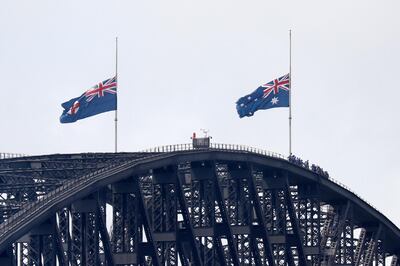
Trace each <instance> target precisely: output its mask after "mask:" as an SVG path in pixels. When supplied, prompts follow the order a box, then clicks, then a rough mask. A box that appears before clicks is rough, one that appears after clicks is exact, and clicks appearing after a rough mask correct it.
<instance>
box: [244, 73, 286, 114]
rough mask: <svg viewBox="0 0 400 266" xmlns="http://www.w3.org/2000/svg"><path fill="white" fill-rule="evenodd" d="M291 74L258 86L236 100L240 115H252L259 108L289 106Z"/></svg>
mask: <svg viewBox="0 0 400 266" xmlns="http://www.w3.org/2000/svg"><path fill="white" fill-rule="evenodd" d="M289 79H290V76H289V74H287V75H284V76H282V77H280V78H277V79H274V80H273V81H270V82H268V83H266V84H264V85H261V86H260V87H258V88H257V89H256V90H255V91H253V92H252V93H250V94H249V95H246V96H244V97H242V98H240V99H239V100H238V101H237V102H236V110H237V112H238V114H239V117H240V118H242V117H244V116H252V115H254V113H255V112H256V111H258V110H262V109H270V108H275V107H288V106H289V90H290V86H289V84H290V83H289Z"/></svg>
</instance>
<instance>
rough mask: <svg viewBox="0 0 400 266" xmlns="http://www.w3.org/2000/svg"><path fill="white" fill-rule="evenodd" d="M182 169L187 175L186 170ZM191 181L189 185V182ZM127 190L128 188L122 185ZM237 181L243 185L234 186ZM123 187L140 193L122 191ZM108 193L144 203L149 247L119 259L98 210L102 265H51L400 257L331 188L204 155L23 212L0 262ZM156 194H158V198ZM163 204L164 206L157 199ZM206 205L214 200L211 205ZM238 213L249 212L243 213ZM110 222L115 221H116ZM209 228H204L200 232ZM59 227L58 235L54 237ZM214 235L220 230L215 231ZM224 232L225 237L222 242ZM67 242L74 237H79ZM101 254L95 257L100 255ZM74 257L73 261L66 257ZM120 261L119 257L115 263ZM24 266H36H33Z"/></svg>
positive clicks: (302, 173) (63, 193)
mask: <svg viewBox="0 0 400 266" xmlns="http://www.w3.org/2000/svg"><path fill="white" fill-rule="evenodd" d="M179 166H182V167H183V166H185V167H186V168H185V167H183V168H182V167H181V169H180V168H179ZM185 173H186V176H185ZM144 176H152V179H151V182H150V183H151V184H152V186H154V187H157V188H156V189H155V188H154V187H153V188H152V189H153V190H151V189H150V190H149V191H152V193H153V194H151V195H144V194H145V193H149V191H145V189H144V188H140V186H141V185H140V184H139V181H140V177H144ZM185 178H186V179H187V178H189V179H190V180H189V181H188V182H187V180H185ZM126 180H130V181H129V182H128V183H126ZM237 180H241V181H240V182H239V183H238V181H237ZM121 182H122V183H121ZM124 182H125V183H124ZM185 182H187V183H189V184H190V185H187V184H184V183H185ZM192 183H196V185H193V184H192ZM121 184H122V185H121ZM126 184H129V185H131V186H132V185H133V186H136V188H124V185H126ZM241 185H243V186H244V187H245V189H243V188H241V187H240V186H241ZM110 186H112V189H113V191H114V192H115V191H117V193H114V194H113V196H114V197H119V196H120V194H122V195H125V194H127V195H135V196H134V197H136V199H137V201H138V203H136V210H137V211H139V210H140V212H141V213H142V214H141V215H140V216H141V220H142V226H143V227H144V232H143V235H146V238H147V242H144V243H141V245H142V246H141V247H140V248H136V249H135V250H134V251H135V252H134V253H135V256H129V254H128V253H129V252H127V251H126V250H124V251H123V252H118V250H116V249H115V246H116V245H117V246H118V245H119V243H118V241H114V240H112V239H110V237H111V238H112V237H114V238H116V237H115V232H117V230H114V231H115V232H114V235H113V236H110V235H108V234H107V232H104V225H101V224H102V223H104V222H105V221H101V220H102V216H104V215H105V210H104V209H103V210H99V209H97V207H96V210H95V211H93V213H97V214H96V215H97V218H93V217H94V216H96V215H93V217H92V218H93V219H94V220H93V219H92V220H90V219H89V218H88V220H87V221H91V222H93V224H95V226H97V227H101V226H103V232H100V231H101V229H96V230H98V231H96V233H97V232H98V233H97V234H98V235H99V234H100V235H101V237H100V238H101V241H102V242H103V249H104V257H103V258H99V256H98V255H97V258H96V259H97V261H92V262H90V261H89V260H87V261H86V259H87V258H85V256H86V257H87V256H88V254H86V255H82V254H74V255H77V256H78V259H76V260H74V259H73V258H72V259H71V258H70V257H71V254H65V250H64V254H63V252H58V253H57V254H53V255H52V256H53V259H50V260H49V264H48V265H55V264H52V263H55V258H54V257H55V256H57V259H58V262H59V263H60V264H64V265H68V261H69V263H71V265H98V263H102V264H104V265H106V264H107V265H131V264H143V265H147V264H149V265H161V264H164V263H167V264H168V265H174V263H175V265H177V262H178V259H177V258H176V256H177V254H179V256H180V261H181V263H182V264H184V265H188V264H187V263H189V262H191V263H194V264H195V265H229V264H233V265H245V264H250V265H251V264H254V265H287V264H289V265H310V264H311V265H371V263H372V262H373V261H375V263H376V265H378V264H379V265H385V258H386V257H387V256H389V255H397V254H398V252H399V244H398V243H400V230H399V228H398V227H396V226H395V225H394V224H393V223H392V222H391V221H390V220H389V219H387V218H386V217H385V216H384V215H383V214H381V213H380V212H379V211H378V210H376V209H374V208H373V207H371V206H370V205H369V204H368V203H366V202H365V201H363V200H362V199H360V198H359V197H358V196H357V195H355V194H354V193H353V192H351V191H349V190H347V189H346V188H344V187H342V186H341V185H339V184H337V183H335V182H333V181H332V180H331V179H328V178H326V177H323V176H320V175H318V174H316V173H314V172H312V171H310V170H308V169H305V168H303V167H299V166H297V165H294V164H292V163H290V162H288V161H287V160H285V159H282V158H276V157H270V156H265V155H260V154H257V153H252V152H247V151H234V150H223V149H201V150H188V151H179V152H164V153H158V154H149V155H142V156H139V157H138V158H135V159H133V160H130V161H127V162H124V163H117V164H113V165H110V166H108V167H106V168H103V169H101V170H98V171H95V172H93V173H90V174H88V175H84V176H82V177H80V178H78V179H74V180H70V181H67V182H66V183H65V184H63V185H62V186H61V187H59V188H57V189H56V190H54V191H53V192H51V193H48V194H47V195H45V196H43V197H42V198H41V199H40V200H39V201H37V202H34V203H30V204H27V205H25V206H24V208H23V209H22V210H21V211H20V212H18V213H17V214H15V215H14V216H12V217H10V218H9V219H8V220H7V221H6V222H3V223H1V224H0V252H3V254H4V259H5V260H7V259H10V260H9V261H12V257H13V255H12V249H13V243H15V242H16V241H19V239H21V238H23V237H24V236H25V235H27V234H29V232H32V230H34V229H35V228H37V227H40V226H41V225H42V224H46V222H47V221H49V219H50V220H51V219H53V223H55V224H57V222H54V216H55V214H56V213H57V212H60V211H61V210H63V209H64V208H65V207H68V206H71V205H73V204H74V203H76V202H79V201H82V200H83V201H85V199H86V198H87V197H88V196H90V195H93V193H97V192H98V191H101V190H102V189H105V188H110ZM185 186H191V189H192V190H191V192H189V194H191V195H190V197H198V198H201V199H198V201H199V202H200V203H204V206H202V207H198V206H197V205H196V206H195V203H193V202H194V200H193V199H191V200H192V201H190V200H189V198H186V196H185V195H184V194H185V191H184V189H183V187H185ZM194 186H199V187H201V188H193V187H194ZM207 186H210V188H209V189H211V193H210V191H208V192H207V188H208V187H207ZM185 188H186V189H187V187H185ZM163 189H164V190H163ZM165 189H167V190H165ZM168 189H169V190H168ZM193 189H194V190H193ZM154 190H159V191H157V193H156V192H154ZM189 190H190V189H189ZM168 193H172V194H173V196H172V197H171V195H169V194H168ZM196 193H197V194H196ZM202 193H203V194H202ZM207 193H208V194H207ZM115 194H118V196H115ZM200 194H201V195H200ZM195 195H196V196H195ZM260 195H261V196H260ZM146 196H147V197H148V198H152V199H151V200H150V201H152V202H153V203H154V204H159V205H160V206H161V205H162V208H163V211H161V210H158V209H157V208H153V207H154V206H152V208H153V209H151V213H150V212H149V210H146V207H149V206H150V205H147V204H146V199H145V197H146ZM122 197H125V203H123V204H125V205H126V206H125V205H124V206H123V204H122V205H121V206H122V208H128V207H127V206H128V205H127V204H128V203H127V202H126V201H127V200H128V201H129V199H130V200H133V198H132V197H131V196H126V195H125V196H122ZM157 197H158V198H159V199H158V200H159V201H160V202H156V200H155V199H154V198H157ZM168 197H170V198H168ZM207 197H212V199H211V200H208V201H207V199H206V198H207ZM118 200H119V199H117V200H116V201H115V202H117V201H118ZM147 200H149V199H147ZM168 200H171V201H173V202H175V203H174V204H175V205H174V206H169V205H168V204H169V203H168V202H167V201H168ZM89 201H90V200H89ZM89 201H88V202H89ZM105 201H107V199H105ZM113 202H114V201H113ZM189 203H190V204H191V205H190V207H188V204H189ZM239 203H243V204H244V205H246V204H247V207H242V206H240V205H241V204H239ZM103 204H105V202H103ZM207 204H211V205H210V206H211V207H212V211H213V212H214V213H213V215H211V217H212V219H214V220H213V221H211V220H210V219H211V218H207V217H206V218H204V217H202V218H200V220H201V221H200V222H199V221H198V220H196V221H195V219H194V218H193V216H195V214H194V212H195V210H194V209H195V208H200V209H202V210H205V211H207V210H208V211H209V210H210V209H207V208H208V207H207V206H206V205H207ZM77 205H79V204H77ZM96 206H97V205H96ZM177 206H179V207H177ZM199 206H200V205H199ZM313 206H314V207H313ZM315 206H318V209H317V207H315ZM321 206H325V207H326V210H325V211H324V210H322V209H321V208H320V207H321ZM114 207H115V206H114ZM166 208H172V209H174V208H175V209H174V211H175V214H174V215H175V218H171V217H168V215H167V214H165V212H166V210H165V209H166ZM234 208H237V210H235V209H234ZM246 208H247V209H246ZM81 209H82V207H81ZM83 209H84V208H83ZM178 209H179V211H180V215H182V216H184V217H183V221H182V220H181V221H178V219H177V218H176V216H177V214H176V212H177V211H178ZM78 213H79V212H78ZM82 213H83V211H82ZM87 213H92V212H87ZM243 213H246V215H247V216H246V215H244V214H243ZM125 215H127V214H125ZM196 215H197V214H196ZM201 215H203V216H207V214H206V213H202V211H200V212H199V213H198V216H201ZM313 215H315V217H312V216H313ZM71 216H72V212H71ZM114 216H115V213H114ZM150 216H153V217H150ZM185 216H186V217H185ZM239 216H241V218H238V217H239ZM245 216H246V217H245ZM60 217H61V216H58V219H60ZM99 217H100V218H99ZM160 217H161V218H160ZM113 218H114V221H115V219H116V217H113ZM130 218H132V217H130ZM118 219H125V220H124V221H123V223H125V225H123V226H125V227H126V228H122V229H121V228H119V229H118V230H120V231H121V230H122V231H124V230H126V229H127V227H129V225H126V223H127V221H126V219H127V218H126V217H123V218H121V217H119V218H117V220H118ZM132 219H133V218H132ZM157 219H159V220H160V221H161V222H160V223H161V224H162V226H161V227H160V228H158V231H157V230H156V229H155V227H156V225H155V223H156V220H157ZM171 219H172V220H171ZM216 220H218V222H216ZM171 221H172V222H175V223H176V224H178V223H179V224H180V225H182V227H183V228H176V226H175V231H173V233H174V234H175V236H174V235H172V234H171V231H168V230H166V229H165V228H166V227H168V226H170V227H171V225H168V223H170V222H171ZM204 221H206V222H205V223H207V224H206V225H205V226H202V224H201V223H203V222H204ZM246 221H247V222H246ZM59 223H60V221H58V224H59ZM196 223H197V224H196ZM55 224H53V226H55V227H57V225H55ZM209 225H212V226H213V227H215V228H214V229H212V230H211V229H210V226H209ZM58 226H59V225H58ZM80 226H82V224H81V225H80ZM86 226H87V225H86ZM146 227H147V228H146ZM171 228H173V227H171ZM357 228H359V229H360V230H361V231H360V232H359V236H358V237H355V236H354V230H355V229H357ZM136 229H137V225H136ZM58 230H60V228H58ZM219 230H220V231H221V233H218V234H216V232H217V231H219ZM56 231H57V230H56ZM180 231H182V232H181V233H180ZM53 234H54V232H53ZM68 234H70V235H73V232H69V233H68ZM107 235H108V236H107ZM177 235H182V236H183V237H181V238H179V239H185V241H186V242H185V243H187V244H188V246H190V248H189V249H191V250H184V249H185V247H180V246H179V245H180V244H179V243H177V242H178V236H177ZM85 237H86V238H87V236H84V238H85ZM121 237H122V236H121ZM58 238H62V236H58ZM216 239H217V240H216ZM221 239H223V241H221ZM52 241H53V247H54V248H57V249H62V245H61V243H57V242H58V241H59V240H57V239H53V240H52ZM70 241H71V240H70ZM97 241H99V240H98V239H97ZM113 241H114V242H113ZM140 241H142V240H139V242H140ZM202 241H203V242H202ZM204 241H205V242H204ZM207 241H211V242H210V243H211V244H212V246H213V247H215V249H218V250H219V251H210V250H209V249H207V246H206V244H205V243H206V242H207ZM106 242H108V244H107V243H106ZM43 243H44V242H43ZM43 243H42V244H43ZM125 244H126V243H125ZM348 245H350V247H349V246H348ZM171 247H173V249H174V252H175V254H169V255H171V258H164V257H163V256H165V254H166V253H168V252H167V251H168V249H169V248H171ZM96 248H97V249H99V247H98V246H96ZM107 249H108V250H107ZM112 249H114V250H112ZM121 250H122V249H121ZM140 251H143V252H144V253H145V254H146V256H142V257H141V258H138V257H137V256H141V255H140V254H138V253H140ZM68 252H69V253H71V252H74V251H73V249H71V248H70V247H69V248H68ZM79 252H82V250H80V251H79ZM85 252H87V250H85ZM96 252H97V251H96ZM14 253H15V245H14ZM119 253H120V254H123V255H121V256H119V255H118V254H119ZM207 253H210V254H211V255H210V254H207ZM161 254H162V255H161ZM42 256H43V257H44V254H42ZM174 256H175V258H174ZM15 258H16V256H15V254H14V259H15ZM42 260H43V259H42ZM28 261H29V263H30V264H31V265H35V264H34V263H31V260H28ZM91 263H92V264H91ZM213 263H214V264H213ZM394 263H397V262H394ZM44 264H45V263H44V262H43V265H44ZM2 265H3V264H2ZM46 265H47V264H46ZM395 265H396V264H395Z"/></svg>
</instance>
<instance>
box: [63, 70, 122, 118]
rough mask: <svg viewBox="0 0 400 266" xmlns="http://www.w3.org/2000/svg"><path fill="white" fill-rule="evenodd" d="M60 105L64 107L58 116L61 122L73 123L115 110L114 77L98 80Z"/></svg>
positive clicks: (115, 91)
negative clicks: (95, 83)
mask: <svg viewBox="0 0 400 266" xmlns="http://www.w3.org/2000/svg"><path fill="white" fill-rule="evenodd" d="M61 106H62V107H63V108H64V111H63V113H62V115H61V117H60V122H61V123H73V122H75V121H77V120H79V119H83V118H86V117H89V116H93V115H97V114H100V113H104V112H108V111H113V110H117V79H116V77H114V78H110V79H107V80H105V81H103V82H100V83H99V84H97V85H95V86H93V87H92V88H91V89H89V90H87V91H86V92H85V93H83V94H82V95H81V96H79V97H77V98H73V99H71V100H69V101H68V102H65V103H63V104H61Z"/></svg>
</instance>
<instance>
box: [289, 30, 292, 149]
mask: <svg viewBox="0 0 400 266" xmlns="http://www.w3.org/2000/svg"><path fill="white" fill-rule="evenodd" d="M289 155H292V30H289Z"/></svg>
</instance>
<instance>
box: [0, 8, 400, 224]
mask: <svg viewBox="0 0 400 266" xmlns="http://www.w3.org/2000/svg"><path fill="white" fill-rule="evenodd" d="M399 11H400V2H399V1H365V0H362V1H361V0H355V1H273V2H272V1H236V0H229V1H228V0H226V1H225V0H222V1H216V0H202V1H188V0H181V1H175V0H170V1H161V0H160V1H99V0H96V1H94V0H93V1H54V0H51V1H50V0H49V1H15V0H12V1H11V0H3V1H2V7H1V9H0V33H1V37H0V38H1V41H0V73H1V76H2V80H3V81H2V88H1V105H0V114H1V131H0V136H1V144H0V152H13V153H25V154H30V155H36V154H48V153H72V152H73V153H75V152H95V151H96V152H97V151H113V145H114V144H113V140H114V125H113V123H114V122H113V116H114V114H113V113H112V112H109V113H105V114H101V115H98V116H95V117H91V118H88V119H85V120H81V121H78V122H76V123H73V124H60V123H59V116H60V114H61V112H62V108H61V106H60V104H61V103H62V102H64V101H66V100H69V99H71V98H73V97H77V96H79V95H80V94H81V93H83V92H84V91H85V90H87V89H88V88H90V87H91V86H92V85H94V84H96V83H97V82H99V81H101V80H104V79H106V78H109V77H111V76H113V75H114V72H115V57H114V56H115V36H118V37H119V66H118V68H119V113H118V114H119V150H121V151H136V150H140V149H144V148H148V147H153V146H158V145H166V144H176V143H188V142H190V136H191V134H192V132H193V131H197V132H199V129H200V128H206V129H209V130H210V134H211V135H212V137H213V141H214V142H218V143H234V144H245V145H249V146H254V147H258V148H263V149H267V150H271V151H274V152H279V153H282V154H285V155H287V153H288V110H287V108H276V109H272V110H266V111H259V112H257V113H256V114H255V115H254V116H253V117H251V118H243V119H239V117H238V115H237V113H236V109H235V101H236V100H237V99H238V98H239V97H241V96H244V95H245V94H247V93H250V92H252V91H253V90H254V89H256V88H257V87H258V86H259V85H261V84H262V83H265V82H268V81H270V80H271V79H273V78H275V77H278V76H280V75H282V74H285V73H287V72H288V68H289V64H288V63H289V53H288V52H289V38H288V30H289V29H292V31H293V42H292V44H293V50H292V53H293V56H292V60H293V64H292V76H293V81H292V86H293V94H292V95H293V96H292V99H293V152H294V154H296V155H298V156H300V157H302V158H304V159H309V160H310V161H311V162H315V163H317V164H319V165H320V166H322V167H323V168H324V169H325V170H327V171H329V173H330V174H331V176H333V177H334V178H336V179H337V180H339V181H340V182H342V183H344V184H346V185H347V186H349V187H350V188H351V189H352V190H354V191H355V192H356V193H358V194H359V195H361V196H362V197H363V198H365V199H367V200H368V201H369V202H371V203H372V204H373V205H374V206H376V207H377V208H378V209H379V210H380V211H382V212H383V213H384V214H385V215H387V216H388V217H389V218H390V219H392V220H393V221H394V222H395V223H396V224H397V225H400V210H399V208H398V190H399V185H400V174H399V173H400V161H399V158H400V157H399V148H400V141H399V135H400V125H399V118H398V115H399V110H398V106H397V105H398V98H399V96H400V92H399V89H398V85H397V82H396V78H397V77H398V76H399V73H398V72H399V67H398V65H399V62H400V49H399V47H400V32H399V31H400V30H399V29H400V27H399V26H400V18H399Z"/></svg>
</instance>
